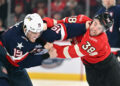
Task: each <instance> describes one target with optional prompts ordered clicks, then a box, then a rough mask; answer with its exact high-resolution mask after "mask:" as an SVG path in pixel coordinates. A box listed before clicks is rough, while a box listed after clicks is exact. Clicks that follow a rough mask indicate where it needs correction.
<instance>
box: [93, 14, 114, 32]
mask: <svg viewBox="0 0 120 86" xmlns="http://www.w3.org/2000/svg"><path fill="white" fill-rule="evenodd" d="M94 19H98V20H99V21H100V23H101V24H102V25H103V26H104V27H105V30H108V29H109V28H110V27H111V26H112V25H113V18H112V16H111V15H110V14H109V13H108V12H104V13H102V14H98V15H96V16H95V17H94Z"/></svg>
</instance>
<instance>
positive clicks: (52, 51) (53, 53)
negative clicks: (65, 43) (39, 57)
mask: <svg viewBox="0 0 120 86" xmlns="http://www.w3.org/2000/svg"><path fill="white" fill-rule="evenodd" d="M48 53H49V55H50V58H56V57H57V51H56V49H55V48H51V49H50V50H49V52H48Z"/></svg>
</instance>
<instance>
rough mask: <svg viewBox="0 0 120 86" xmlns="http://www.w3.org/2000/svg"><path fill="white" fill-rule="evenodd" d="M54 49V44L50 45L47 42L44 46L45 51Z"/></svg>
mask: <svg viewBox="0 0 120 86" xmlns="http://www.w3.org/2000/svg"><path fill="white" fill-rule="evenodd" d="M52 47H53V44H52V43H49V42H47V43H46V44H45V45H44V48H45V49H48V50H50V49H51V48H52Z"/></svg>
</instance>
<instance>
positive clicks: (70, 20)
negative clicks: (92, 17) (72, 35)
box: [68, 16, 77, 23]
mask: <svg viewBox="0 0 120 86" xmlns="http://www.w3.org/2000/svg"><path fill="white" fill-rule="evenodd" d="M76 21H77V18H76V17H75V16H74V17H70V18H68V22H69V23H76Z"/></svg>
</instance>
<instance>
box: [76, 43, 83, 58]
mask: <svg viewBox="0 0 120 86" xmlns="http://www.w3.org/2000/svg"><path fill="white" fill-rule="evenodd" d="M74 48H75V51H76V53H77V55H78V56H79V57H82V56H84V54H82V53H81V52H80V49H79V46H78V45H77V44H76V45H75V46H74Z"/></svg>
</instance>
